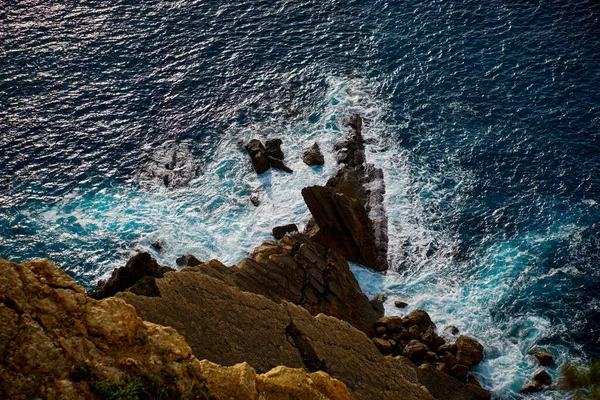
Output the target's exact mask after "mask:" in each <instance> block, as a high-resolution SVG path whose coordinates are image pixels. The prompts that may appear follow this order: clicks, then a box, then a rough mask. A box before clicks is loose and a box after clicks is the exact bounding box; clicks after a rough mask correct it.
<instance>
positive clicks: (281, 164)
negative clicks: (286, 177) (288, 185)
mask: <svg viewBox="0 0 600 400" xmlns="http://www.w3.org/2000/svg"><path fill="white" fill-rule="evenodd" d="M267 160H269V164H271V167H273V168H276V169H279V170H282V171H284V172H289V173H292V172H294V170H292V169H291V168H289V167H288V166H286V165H285V163H284V162H283V161H282V160H280V159H278V158H275V157H271V156H268V157H267Z"/></svg>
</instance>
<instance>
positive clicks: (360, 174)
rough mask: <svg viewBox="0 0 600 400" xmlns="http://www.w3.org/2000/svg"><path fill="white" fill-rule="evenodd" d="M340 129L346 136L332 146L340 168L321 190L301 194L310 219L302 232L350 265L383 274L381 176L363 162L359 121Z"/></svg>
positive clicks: (349, 121) (351, 120)
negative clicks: (310, 215) (353, 264)
mask: <svg viewBox="0 0 600 400" xmlns="http://www.w3.org/2000/svg"><path fill="white" fill-rule="evenodd" d="M345 126H346V127H347V128H348V129H349V137H348V139H347V140H346V141H344V142H342V143H340V144H338V145H337V146H336V149H337V150H338V163H340V164H341V168H340V169H339V170H338V172H337V173H336V175H335V176H333V177H332V178H331V179H329V181H328V182H327V184H326V185H325V186H310V187H307V188H304V189H302V197H303V198H304V201H305V203H306V205H307V206H308V209H309V210H310V212H311V214H312V216H313V219H314V223H309V226H310V228H309V230H307V233H308V234H309V235H310V236H311V238H313V239H314V240H315V241H317V242H319V243H321V244H323V245H326V246H328V247H330V248H332V249H334V250H335V251H337V252H339V253H340V254H342V255H343V256H344V257H346V259H347V260H349V261H352V262H356V263H359V264H362V265H365V266H367V267H369V268H372V269H374V270H377V271H384V270H386V269H387V268H388V261H387V248H388V233H387V231H388V229H387V215H386V212H385V208H384V205H383V196H384V194H385V183H384V181H383V171H382V170H381V169H378V168H375V167H374V166H373V165H370V164H366V162H365V160H366V156H365V148H364V140H363V137H362V119H361V117H360V116H358V115H353V116H351V117H349V118H348V119H347V120H346V121H345Z"/></svg>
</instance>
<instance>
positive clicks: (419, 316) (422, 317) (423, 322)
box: [402, 310, 435, 332]
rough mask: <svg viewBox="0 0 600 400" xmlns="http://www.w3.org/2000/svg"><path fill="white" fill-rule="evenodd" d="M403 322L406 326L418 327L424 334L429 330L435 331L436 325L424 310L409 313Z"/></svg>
mask: <svg viewBox="0 0 600 400" xmlns="http://www.w3.org/2000/svg"><path fill="white" fill-rule="evenodd" d="M402 322H403V323H404V325H406V326H412V325H416V326H418V327H419V329H420V330H421V331H422V332H425V331H426V330H427V329H429V328H432V329H435V324H434V323H433V321H431V318H430V317H429V314H427V312H425V311H423V310H414V311H411V312H409V313H408V314H406V315H405V316H404V317H403V318H402Z"/></svg>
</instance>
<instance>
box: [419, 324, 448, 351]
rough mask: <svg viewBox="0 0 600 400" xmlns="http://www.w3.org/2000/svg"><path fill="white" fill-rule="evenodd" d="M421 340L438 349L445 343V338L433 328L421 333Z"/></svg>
mask: <svg viewBox="0 0 600 400" xmlns="http://www.w3.org/2000/svg"><path fill="white" fill-rule="evenodd" d="M421 340H422V341H423V343H425V344H426V345H427V346H428V347H429V348H430V349H437V348H439V347H440V346H442V345H443V344H444V343H445V341H444V339H443V338H442V337H441V336H439V335H438V334H437V333H435V332H434V331H433V329H431V328H429V329H427V330H426V331H425V333H423V334H422V335H421Z"/></svg>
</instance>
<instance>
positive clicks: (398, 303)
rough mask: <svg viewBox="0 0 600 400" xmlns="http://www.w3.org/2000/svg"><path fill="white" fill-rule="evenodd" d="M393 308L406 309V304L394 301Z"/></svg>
mask: <svg viewBox="0 0 600 400" xmlns="http://www.w3.org/2000/svg"><path fill="white" fill-rule="evenodd" d="M394 306H396V307H397V308H406V307H408V303H406V302H404V301H400V300H396V301H395V302H394Z"/></svg>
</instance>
